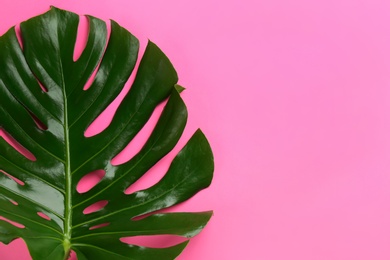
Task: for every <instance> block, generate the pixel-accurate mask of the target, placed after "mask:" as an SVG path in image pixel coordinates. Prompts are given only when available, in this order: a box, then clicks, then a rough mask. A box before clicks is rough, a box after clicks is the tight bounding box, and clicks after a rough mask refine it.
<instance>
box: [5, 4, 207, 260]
mask: <svg viewBox="0 0 390 260" xmlns="http://www.w3.org/2000/svg"><path fill="white" fill-rule="evenodd" d="M88 19H89V30H90V32H89V35H88V40H87V45H86V47H85V49H84V51H83V53H82V55H81V56H80V58H79V59H78V60H77V61H73V52H74V46H75V42H76V37H77V29H78V23H79V16H78V15H76V14H74V13H71V12H67V11H64V10H60V9H57V8H54V7H53V8H51V10H50V11H48V12H47V13H45V14H43V15H40V16H37V17H34V18H32V19H29V20H27V21H25V22H23V23H22V24H21V26H20V28H21V34H22V42H23V48H22V47H21V46H20V44H19V42H18V39H17V36H16V33H15V28H11V29H10V30H9V31H8V32H7V33H5V34H4V35H3V36H1V37H0V129H3V130H4V131H5V132H6V133H7V134H8V135H9V136H11V137H12V138H13V139H15V140H16V141H17V143H19V144H20V145H21V146H22V147H24V148H25V149H27V150H28V151H29V152H30V153H31V154H32V155H33V157H34V159H33V160H31V158H30V159H29V158H27V157H26V156H24V155H22V154H21V153H20V152H18V151H17V150H16V149H15V148H14V147H12V146H11V145H10V144H9V143H8V142H6V141H5V140H4V139H3V138H0V170H1V172H0V216H2V217H3V218H4V220H0V242H2V243H5V244H8V243H10V242H11V241H12V240H14V239H16V238H22V239H23V240H24V241H25V242H26V244H27V246H28V248H29V251H30V253H31V256H32V258H33V259H37V260H44V259H47V260H57V259H58V260H64V259H67V258H68V256H69V253H70V251H71V250H74V251H75V252H76V254H77V255H78V259H79V260H86V259H97V260H99V259H102V260H103V259H104V260H106V259H113V260H114V259H148V260H149V259H162V260H164V259H174V258H176V257H177V256H178V255H179V254H180V253H181V252H182V250H183V249H184V248H185V246H186V245H187V243H188V241H186V242H184V243H180V244H178V245H175V246H171V247H167V248H147V247H141V246H137V245H128V244H125V243H123V242H121V240H120V238H122V237H130V236H145V235H159V234H171V235H178V236H183V237H186V238H191V237H193V236H195V235H197V234H198V233H199V232H200V231H201V230H202V229H203V227H204V226H205V225H206V224H207V222H208V221H209V219H210V217H211V215H212V212H200V213H165V214H161V213H156V211H158V210H161V209H164V208H168V207H171V206H173V205H176V204H178V203H180V202H183V201H185V200H187V199H189V198H191V197H192V196H193V195H194V194H196V193H197V192H198V191H200V190H202V189H204V188H206V187H208V186H209V185H210V183H211V180H212V175H213V170H214V164H213V155H212V152H211V148H210V146H209V144H208V142H207V139H206V138H205V136H204V135H203V133H202V132H201V131H200V130H198V131H196V132H195V133H194V135H193V136H192V137H191V138H190V140H189V141H188V143H187V144H186V145H185V147H184V148H183V149H182V150H181V151H180V152H179V153H178V154H177V156H176V157H175V159H174V160H173V161H172V163H171V166H170V168H169V170H168V171H167V173H166V174H165V176H164V177H163V178H162V179H161V181H160V182H158V183H157V184H155V185H153V186H152V187H150V188H148V189H145V190H141V191H137V192H134V193H132V194H129V195H126V194H125V193H124V191H125V190H126V189H127V188H128V187H129V186H130V185H132V184H133V183H135V182H136V181H137V180H138V179H140V178H141V177H142V176H143V175H144V174H145V173H146V172H147V171H148V170H149V169H150V168H151V167H152V166H153V165H155V164H156V163H157V162H158V161H159V160H160V159H162V158H163V157H164V156H165V155H166V154H167V153H168V152H170V151H171V150H172V149H173V148H174V146H175V145H176V144H177V142H178V140H179V138H180V137H181V135H182V133H183V130H184V127H185V124H186V121H187V110H186V106H185V104H184V103H183V100H182V99H181V97H180V94H179V93H180V92H181V91H182V90H183V89H184V88H183V87H181V86H179V85H177V81H178V77H177V74H176V71H175V69H174V68H173V66H172V64H171V63H170V61H169V60H168V58H167V57H166V56H165V55H164V53H162V52H161V50H160V49H159V48H158V47H157V46H156V45H155V44H154V43H152V42H148V45H147V47H146V50H145V53H144V55H143V57H142V58H141V62H140V65H139V68H138V70H137V74H136V78H135V80H134V83H133V84H132V87H131V89H130V91H129V93H128V94H127V95H126V97H125V98H124V100H123V102H122V103H121V104H120V106H119V108H118V109H117V111H116V113H115V115H114V118H113V119H112V122H111V123H110V125H109V126H108V127H107V128H106V129H105V130H103V131H102V132H101V133H99V134H97V135H95V136H92V137H86V136H85V134H84V133H85V131H86V129H87V128H88V126H89V125H90V124H91V123H92V122H93V121H94V120H95V119H96V118H97V117H98V116H99V115H100V114H101V113H102V112H103V111H104V110H105V109H106V108H107V106H108V105H109V104H110V103H111V102H113V100H114V99H115V98H116V97H117V96H118V94H119V93H120V91H121V90H122V88H123V86H124V84H125V83H126V82H127V80H128V78H129V76H130V74H131V73H132V71H133V70H134V67H135V64H136V61H137V59H138V51H139V42H138V40H137V39H136V38H135V37H134V36H133V35H132V34H131V33H129V32H128V31H127V30H126V29H124V28H123V27H121V26H119V25H118V24H117V23H116V22H114V21H111V33H110V35H109V39H107V28H106V24H105V22H103V21H102V20H99V19H97V18H94V17H92V16H88ZM106 43H107V46H106ZM95 69H97V73H96V76H95V77H94V79H93V83H92V85H91V87H90V88H88V89H87V90H83V87H84V86H85V84H86V82H87V81H88V79H89V78H90V77H91V75H92V74H93V72H94V71H95ZM46 90H47V91H46ZM165 100H168V101H167V103H166V105H165V107H164V110H163V112H162V114H161V116H160V118H159V120H158V123H157V124H156V126H155V128H154V130H153V132H152V134H151V135H150V137H149V138H148V140H147V141H146V143H145V144H144V146H143V147H142V149H141V150H140V151H139V152H138V153H137V154H136V155H135V156H134V157H133V158H132V159H131V160H129V161H128V162H126V163H123V164H121V165H113V164H112V163H111V160H112V159H113V158H114V157H115V156H116V155H117V154H118V153H120V152H121V151H122V150H123V149H124V148H125V147H126V145H127V144H128V143H129V142H130V141H131V140H132V139H133V138H134V137H135V136H136V135H137V133H138V132H139V131H140V130H141V129H142V127H143V126H144V125H145V124H146V122H147V121H148V119H149V118H150V116H151V114H152V113H153V111H154V110H155V108H156V106H157V105H158V104H160V103H161V102H163V101H165ZM96 170H104V171H105V175H104V177H103V178H102V179H101V181H100V182H99V183H98V184H97V185H96V186H94V187H93V188H92V189H90V190H89V191H87V192H85V193H79V192H77V189H76V187H77V184H78V183H79V181H80V180H81V179H82V178H83V177H84V176H85V175H86V174H88V173H90V172H93V171H96ZM101 201H106V202H108V204H107V205H106V206H105V207H104V208H102V209H100V210H98V211H96V212H93V213H90V214H84V213H83V211H84V210H85V209H86V208H87V207H89V206H90V205H93V204H95V203H97V202H101ZM42 213H43V214H44V215H46V216H47V217H48V218H49V219H47V218H43V217H42ZM39 214H40V215H39ZM146 214H147V215H146ZM44 215H43V216H44ZM144 215H146V217H145V216H144ZM136 217H137V218H136ZM15 223H19V224H21V225H22V226H18V225H17V224H15ZM102 224H104V225H102Z"/></svg>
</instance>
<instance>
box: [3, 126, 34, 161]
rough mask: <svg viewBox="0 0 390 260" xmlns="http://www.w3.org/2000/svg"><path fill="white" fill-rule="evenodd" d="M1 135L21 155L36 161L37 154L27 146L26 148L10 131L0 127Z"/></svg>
mask: <svg viewBox="0 0 390 260" xmlns="http://www.w3.org/2000/svg"><path fill="white" fill-rule="evenodd" d="M0 137H2V138H3V139H4V140H5V141H6V142H7V143H8V144H9V145H11V146H12V147H13V148H14V149H15V150H16V151H18V152H19V153H20V154H21V155H23V156H24V157H26V158H27V159H29V160H31V161H36V160H37V159H36V158H35V156H34V155H33V154H32V153H31V152H30V151H29V150H27V149H26V148H24V147H23V146H22V145H21V144H20V143H19V142H18V141H16V140H15V139H14V138H13V137H12V136H11V135H10V134H9V133H8V132H6V131H5V130H4V129H3V128H1V127H0Z"/></svg>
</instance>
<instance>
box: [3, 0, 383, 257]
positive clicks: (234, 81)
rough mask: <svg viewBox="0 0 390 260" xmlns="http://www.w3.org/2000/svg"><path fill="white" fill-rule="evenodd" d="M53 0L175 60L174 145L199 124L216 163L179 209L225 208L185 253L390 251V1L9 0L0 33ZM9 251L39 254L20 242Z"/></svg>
mask: <svg viewBox="0 0 390 260" xmlns="http://www.w3.org/2000/svg"><path fill="white" fill-rule="evenodd" d="M49 5H55V6H57V7H60V8H65V9H68V10H71V11H75V12H77V13H82V14H92V15H94V16H97V17H100V18H103V19H108V18H112V19H114V20H116V21H117V22H119V23H120V24H121V25H122V26H124V27H126V28H128V29H129V30H130V31H132V32H133V33H135V34H136V35H138V36H141V37H143V39H144V36H147V37H149V38H150V39H151V40H153V41H154V42H156V43H157V44H158V45H159V46H160V47H161V48H162V49H163V51H164V52H165V53H166V54H167V55H168V56H169V57H170V58H171V60H172V62H173V63H174V65H175V67H176V68H177V70H178V73H179V76H180V84H182V85H183V86H185V87H186V88H187V90H186V91H185V92H184V93H183V98H184V99H185V101H186V104H187V106H188V108H189V124H188V127H187V129H186V131H185V134H184V137H183V139H182V141H181V142H180V144H179V147H178V148H177V149H175V151H178V149H179V148H180V147H181V146H183V144H184V143H185V141H186V140H187V139H188V138H189V137H190V136H191V134H192V133H193V132H194V131H195V130H196V128H197V127H201V128H202V129H203V131H204V132H205V133H206V135H207V136H208V138H209V140H210V142H211V144H212V147H213V150H214V153H215V162H216V171H215V178H214V182H213V184H212V186H211V187H210V188H209V189H208V190H205V191H202V192H201V193H199V194H198V195H197V196H195V197H194V198H192V199H191V200H189V201H188V202H186V203H184V204H182V205H180V206H177V207H175V210H177V211H185V210H188V211H197V210H199V211H201V210H209V209H214V210H215V215H214V217H213V218H212V220H211V222H210V223H209V225H208V226H207V227H206V228H205V230H204V231H203V232H202V233H201V234H200V235H199V236H198V237H196V238H195V239H193V240H192V242H191V243H190V244H189V246H188V248H187V249H186V250H185V252H184V253H183V254H182V255H181V256H180V257H179V259H181V260H199V259H207V260H208V259H212V260H214V259H215V260H219V259H221V260H222V259H223V260H225V259H229V260H230V259H248V260H249V259H254V260H257V259H261V260H330V259H331V260H368V259H375V260H388V259H390V246H389V245H390V173H389V171H390V160H389V159H390V88H389V87H390V86H389V85H390V15H389V12H390V2H389V1H384V0H382V1H380V0H362V1H356V0H326V1H325V0H324V1H310V0H295V1H289V0H272V1H265V0H253V1H252V0H242V1H238V0H228V1H213V0H198V1H180V0H175V1H174V0H164V1H160V0H159V1H149V0H144V1H132V0H115V1H113V0H110V1H108V0H104V1H103V0H102V1H98V0H94V1H91V0H83V1H64V0H62V1H48V0H40V1H34V4H32V3H30V2H29V1H23V0H13V1H5V2H4V3H2V8H1V9H0V17H1V22H0V33H1V34H2V33H4V32H5V31H6V30H7V29H8V28H9V27H11V26H12V25H14V24H17V23H18V22H20V21H21V20H25V19H27V18H29V17H31V16H33V15H37V14H39V13H42V12H44V11H46V10H48V7H49ZM91 131H92V130H91ZM141 139H142V137H140V140H141ZM128 149H129V150H128V151H126V152H124V153H123V154H122V155H121V156H123V158H125V157H126V156H129V154H131V152H132V151H131V150H132V149H135V150H136V149H137V148H131V147H129V148H128ZM173 156H174V153H171V154H170V155H169V156H168V157H167V158H164V159H163V160H162V162H160V163H159V164H158V165H156V166H155V167H154V168H153V170H152V171H151V172H150V173H148V175H147V182H148V183H147V184H145V183H143V184H140V186H139V188H142V187H141V186H142V185H151V184H153V182H155V181H157V180H158V178H160V177H161V174H162V173H163V172H164V170H165V169H166V167H167V165H168V163H169V161H170V160H171V159H172V158H173ZM123 158H122V159H121V158H116V160H117V163H121V160H124V159H123ZM153 243H154V242H153ZM157 244H158V243H157ZM168 244H169V243H168ZM0 259H2V260H14V259H19V260H27V259H30V258H29V257H28V253H27V251H26V249H25V246H24V244H23V243H22V241H20V240H18V241H15V242H13V243H12V244H11V245H9V246H8V247H5V246H3V245H0Z"/></svg>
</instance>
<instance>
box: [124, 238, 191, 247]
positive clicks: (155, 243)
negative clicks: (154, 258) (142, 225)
mask: <svg viewBox="0 0 390 260" xmlns="http://www.w3.org/2000/svg"><path fill="white" fill-rule="evenodd" d="M119 240H120V241H121V242H122V243H124V244H130V245H137V246H142V247H152V248H164V247H171V246H174V245H177V244H180V243H182V242H184V241H186V240H187V239H186V238H185V237H180V236H175V235H152V236H134V237H122V238H120V239H119Z"/></svg>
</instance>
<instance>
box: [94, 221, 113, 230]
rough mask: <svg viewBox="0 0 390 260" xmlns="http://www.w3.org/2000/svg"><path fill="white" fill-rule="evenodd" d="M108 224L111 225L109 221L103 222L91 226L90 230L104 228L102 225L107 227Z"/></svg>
mask: <svg viewBox="0 0 390 260" xmlns="http://www.w3.org/2000/svg"><path fill="white" fill-rule="evenodd" d="M108 225H110V223H109V222H107V223H102V224H99V225H96V226H93V227H90V228H89V230H93V229H98V228H102V227H107V226H108Z"/></svg>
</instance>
